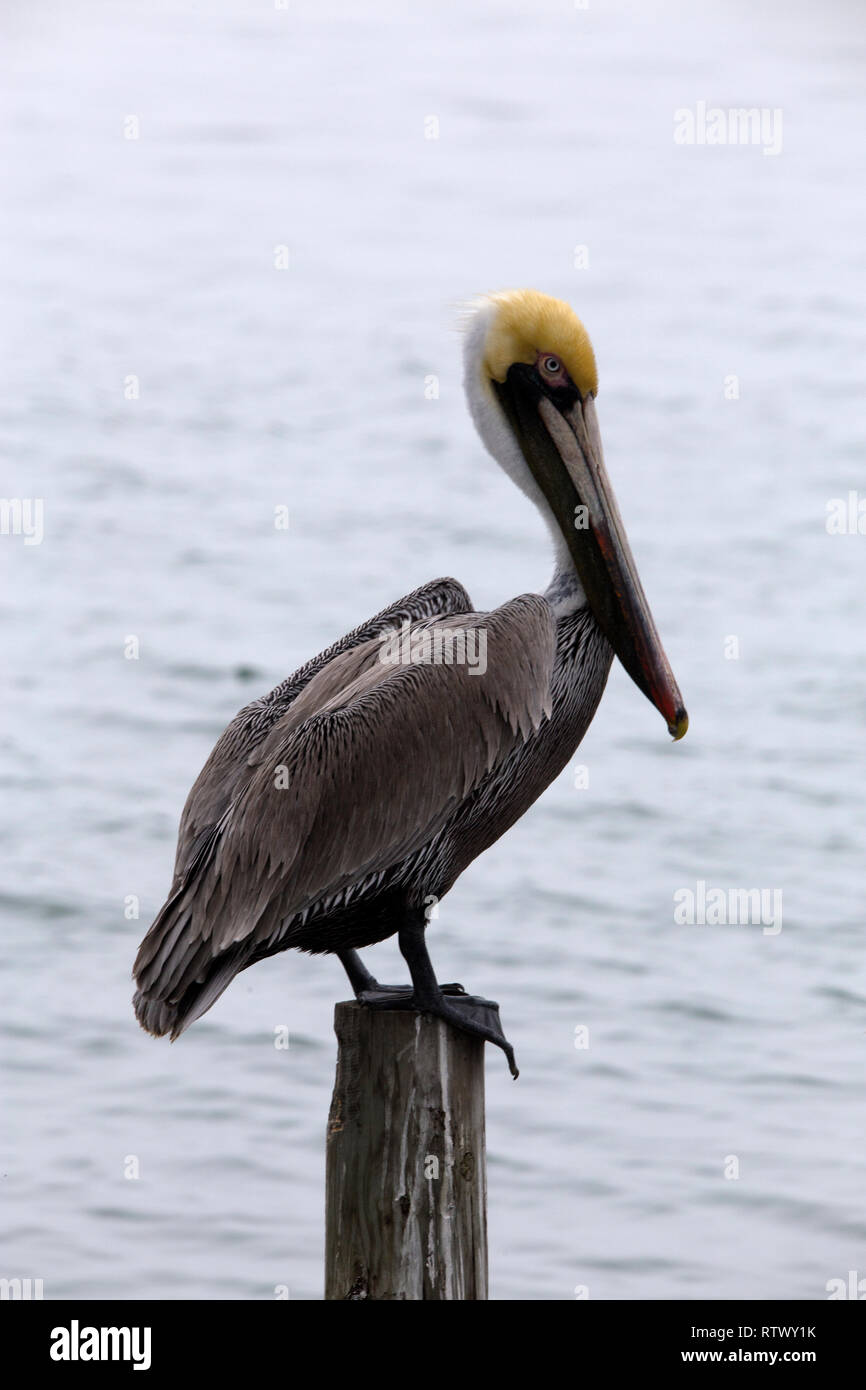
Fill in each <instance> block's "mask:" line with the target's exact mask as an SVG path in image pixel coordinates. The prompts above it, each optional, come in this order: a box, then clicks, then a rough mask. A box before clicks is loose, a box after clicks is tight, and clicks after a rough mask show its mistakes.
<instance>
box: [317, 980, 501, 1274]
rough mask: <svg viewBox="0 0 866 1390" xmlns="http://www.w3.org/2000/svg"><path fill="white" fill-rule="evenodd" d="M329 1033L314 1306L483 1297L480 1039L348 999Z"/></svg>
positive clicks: (484, 1160) (484, 1237) (484, 1228)
mask: <svg viewBox="0 0 866 1390" xmlns="http://www.w3.org/2000/svg"><path fill="white" fill-rule="evenodd" d="M334 1030H335V1032H336V1034H337V1040H338V1053H337V1075H336V1081H335V1083H334V1095H333V1099H332V1101H331V1113H330V1117H329V1120H328V1136H327V1171H326V1192H327V1196H326V1213H325V1298H326V1299H344V1300H361V1299H365V1298H372V1299H418V1300H421V1299H486V1298H487V1158H486V1151H485V1140H484V1044H483V1042H481V1041H480V1040H478V1039H477V1038H470V1037H467V1035H466V1034H464V1033H460V1032H457V1031H456V1030H455V1029H453V1028H451V1027H450V1025H449V1024H447V1023H444V1022H443V1021H442V1020H441V1019H433V1018H429V1017H425V1016H423V1015H419V1014H416V1013H412V1012H377V1011H375V1010H372V1009H365V1008H364V1007H363V1006H362V1005H360V1004H358V1003H356V1002H355V1001H354V1000H352V1002H351V1003H343V1004H338V1005H337V1006H336V1009H335V1011H334Z"/></svg>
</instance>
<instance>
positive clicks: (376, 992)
mask: <svg viewBox="0 0 866 1390" xmlns="http://www.w3.org/2000/svg"><path fill="white" fill-rule="evenodd" d="M426 925H427V923H426V921H425V920H424V919H423V918H421V920H420V921H412V922H409V923H407V924H406V926H404V927H401V929H400V932H399V935H398V940H399V943H400V951H401V952H402V955H403V958H404V960H405V961H406V964H407V965H408V966H409V973H410V975H411V976H412V989H411V990H409V989H406V988H400V987H398V988H393V987H392V988H391V989H389V988H388V986H382V985H375V986H374V987H373V988H372V989H369V990H367V989H362V990H361V991H360V993H358V994H357V996H356V997H357V999H358V1001H359V1002H360V1003H361V1004H365V1005H366V1006H367V1007H368V1008H370V1009H414V1010H416V1012H418V1013H422V1014H432V1015H433V1017H434V1018H443V1019H445V1021H446V1023H450V1024H451V1025H452V1027H454V1028H458V1029H459V1030H460V1032H461V1033H469V1034H470V1036H472V1037H475V1038H483V1039H484V1041H485V1042H491V1043H495V1044H496V1046H497V1047H501V1048H502V1051H503V1052H504V1053H505V1056H506V1058H507V1059H508V1067H509V1070H510V1072H511V1075H512V1076H514V1077H516V1076H517V1075H518V1071H517V1067H516V1065H515V1062H514V1049H513V1048H512V1046H511V1043H510V1042H509V1041H508V1039H507V1038H506V1036H505V1034H504V1033H503V1031H502V1024H501V1023H500V1022H499V1005H498V1004H494V1002H493V1000H492V999H480V998H478V997H477V996H475V995H472V994H466V993H465V992H462V993H460V994H459V995H457V996H456V997H455V998H453V999H449V998H446V997H445V990H446V989H448V988H449V987H448V986H447V985H441V986H440V985H439V983H438V982H437V980H436V974H435V972H434V970H433V964H432V962H431V960H430V956H429V955H428V953H427V945H426V942H425V940H424V929H425V927H426ZM343 964H344V965H345V961H344V962H343ZM346 968H347V970H348V966H346ZM362 968H363V967H362ZM349 978H350V979H351V976H350V977H349ZM452 988H453V987H452ZM458 988H460V987H458Z"/></svg>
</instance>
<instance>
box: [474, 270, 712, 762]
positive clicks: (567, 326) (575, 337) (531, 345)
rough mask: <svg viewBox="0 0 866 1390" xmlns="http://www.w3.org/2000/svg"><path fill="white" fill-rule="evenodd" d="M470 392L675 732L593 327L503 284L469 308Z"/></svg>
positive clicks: (501, 453)
mask: <svg viewBox="0 0 866 1390" xmlns="http://www.w3.org/2000/svg"><path fill="white" fill-rule="evenodd" d="M464 364H465V377H464V384H465V387H466V397H467V400H468V403H469V409H470V411H471V413H472V418H473V420H474V421H475V426H476V428H477V430H478V433H479V434H480V436H481V439H482V441H483V443H484V444H485V446H486V448H487V449H488V451H489V452H490V453H491V454H492V455H493V457H494V458H495V459H496V461H497V462H498V463H499V464H500V465H501V466H502V467H503V468H504V469H505V471H506V472H507V473H508V474H509V476H510V477H511V478H512V479H513V480H514V482H516V483H517V485H518V487H520V488H522V490H523V491H524V492H525V493H526V494H527V496H528V497H530V498H531V499H532V500H533V502H535V504H536V506H537V507H538V509H539V511H540V512H541V513H542V515H543V516H544V518H545V520H546V521H547V523H548V525H549V526H550V528H551V531H552V533H553V537H554V540H555V543H556V546H557V552H558V555H559V557H560V558H559V563H560V566H562V565H568V566H572V567H573V569H574V570H575V571H576V573H577V578H578V580H579V582H580V587H581V589H582V590H583V594H584V596H585V599H586V602H587V603H588V605H589V607H590V609H591V610H592V613H593V615H594V617H595V619H596V621H597V623H598V625H599V627H600V628H601V630H602V632H603V633H604V635H605V636H606V637H607V640H608V641H609V642H610V644H611V646H612V647H613V650H614V652H615V653H616V655H617V656H618V657H619V660H620V661H621V662H622V664H623V666H624V667H625V669H626V671H628V673H629V675H630V676H631V678H632V680H633V681H634V682H635V684H636V685H637V687H638V689H640V690H642V691H643V693H644V695H646V697H647V699H648V700H650V701H651V703H652V704H653V705H655V707H656V709H657V710H658V711H659V713H660V714H661V715H662V717H663V718H664V720H665V722H666V724H667V727H668V731H669V733H671V734H672V735H673V737H674V738H675V739H680V738H682V737H683V735H684V734H685V732H686V730H687V728H688V725H689V721H688V715H687V714H686V711H685V709H684V707H683V700H682V696H681V695H680V692H679V689H678V687H677V683H676V681H675V680H674V677H673V673H672V671H671V668H670V663H669V662H668V659H667V657H666V655H665V652H664V648H663V647H662V644H661V639H660V638H659V635H658V632H657V630H656V625H655V623H654V621H653V617H652V614H651V612H650V609H649V604H648V603H647V600H646V596H645V594H644V591H643V588H642V586H641V582H640V579H639V578H638V574H637V569H636V567H635V563H634V559H633V557H632V553H631V549H630V547H629V543H628V539H627V537H626V534H625V529H624V527H623V524H622V518H621V517H620V514H619V508H618V507H617V504H616V498H615V497H614V494H613V490H612V488H611V485H610V482H609V480H608V476H607V471H606V469H605V466H604V456H603V452H602V447H601V434H600V432H599V427H598V420H597V417H596V413H595V397H596V394H597V391H598V373H597V371H596V365H595V354H594V353H593V350H592V344H591V342H590V340H589V335H588V333H587V331H586V329H585V328H584V326H583V324H582V323H581V322H580V319H579V318H578V317H577V315H576V314H575V313H574V311H573V310H572V309H571V307H570V306H569V305H568V304H565V303H564V302H563V301H562V300H560V299H552V298H550V296H549V295H545V294H539V293H538V292H537V291H536V290H507V291H505V292H503V293H501V294H493V295H489V296H487V297H486V298H485V299H482V300H480V301H478V302H477V303H476V304H475V305H473V306H472V309H471V314H470V317H469V319H468V323H467V332H466V339H465V352H464Z"/></svg>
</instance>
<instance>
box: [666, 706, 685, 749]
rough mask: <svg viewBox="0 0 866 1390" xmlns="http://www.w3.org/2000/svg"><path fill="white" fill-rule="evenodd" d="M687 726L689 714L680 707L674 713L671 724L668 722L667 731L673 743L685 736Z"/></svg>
mask: <svg viewBox="0 0 866 1390" xmlns="http://www.w3.org/2000/svg"><path fill="white" fill-rule="evenodd" d="M688 728H689V716H688V715H687V714H686V712H685V710H684V709H682V708H680V709H678V710H677V712H676V714H675V715H674V722H673V724H668V733H669V734H670V736H671V738H672V739H673V741H674V743H678V742H679V740H680V739H681V738H685V736H686V734H687V732H688Z"/></svg>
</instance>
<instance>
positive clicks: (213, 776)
mask: <svg viewBox="0 0 866 1390" xmlns="http://www.w3.org/2000/svg"><path fill="white" fill-rule="evenodd" d="M471 609H472V602H471V600H470V598H469V595H468V594H467V592H466V590H465V589H464V588H463V585H462V584H459V583H458V582H457V580H456V579H434V580H432V581H431V582H430V583H429V584H424V585H422V587H421V588H420V589H415V590H414V591H413V593H411V594H407V595H406V597H405V598H401V599H399V600H398V601H397V602H396V603H392V604H391V605H390V606H389V607H388V608H384V609H383V610H382V612H381V613H377V614H376V616H375V617H374V618H370V619H369V620H368V621H367V622H365V623H361V625H360V626H359V627H356V628H355V629H354V631H352V632H349V633H347V634H346V636H345V637H341V638H340V639H339V640H338V641H336V642H334V643H333V644H332V645H331V646H330V647H328V648H327V650H326V651H323V652H320V653H319V655H318V656H314V657H312V658H311V660H310V661H308V662H306V663H305V665H303V666H301V667H300V668H299V669H298V670H297V671H295V673H294V675H291V676H288V677H287V678H286V679H285V680H284V681H281V682H280V684H279V685H277V686H275V687H274V689H273V690H272V691H271V692H270V694H268V695H264V696H262V698H261V699H259V700H253V702H252V703H251V704H249V705H246V706H245V707H244V708H243V709H242V710H240V711H239V712H238V713H237V714H236V715H235V717H234V719H233V720H232V722H231V723H230V724H229V726H228V728H227V729H225V731H224V732H223V733H222V734H221V735H220V737H219V739H218V740H217V742H216V744H215V746H214V748H213V751H212V752H211V754H210V756H209V758H208V760H207V762H206V763H205V765H204V767H203V768H202V770H201V772H200V773H199V775H198V777H197V778H196V780H195V782H194V783H193V786H192V788H191V790H190V793H189V796H188V797H187V799H186V805H185V806H184V808H183V813H182V815H181V819H180V829H179V831H178V839H177V855H176V859H175V867H174V881H173V883H172V888H171V891H172V893H174V892H176V891H177V890H178V888H180V886H181V884H182V883H183V880H184V877H185V875H186V874H187V872H189V871H190V870H193V871H194V869H195V863H196V858H197V856H199V855H200V854H201V853H202V851H206V850H207V847H208V842H209V839H210V838H211V837H212V835H213V831H214V828H215V826H216V825H217V823H218V821H219V820H220V818H221V816H223V815H224V814H225V812H226V811H227V810H228V808H229V806H230V805H231V803H232V800H233V798H234V796H235V795H236V793H237V791H238V788H239V786H240V785H241V784H242V783H243V782H244V780H245V778H246V768H247V759H248V757H249V755H250V754H251V753H252V752H253V751H254V750H255V749H256V748H257V747H258V746H259V744H261V743H262V742H263V740H264V739H265V738H266V736H267V734H268V732H269V730H270V729H272V728H273V726H274V725H275V724H276V723H277V722H278V721H279V720H280V719H281V718H282V716H283V715H284V714H285V712H286V710H287V709H288V708H289V707H290V706H291V705H292V703H293V702H294V701H295V700H296V699H297V697H298V696H299V695H300V693H301V691H302V690H304V689H305V688H306V687H307V685H309V683H310V681H311V680H312V679H313V677H314V676H316V675H317V674H318V673H319V672H320V671H321V670H323V668H324V667H325V666H327V665H328V663H329V662H331V661H333V660H334V658H335V657H337V656H339V655H340V654H341V653H343V652H348V651H351V650H352V648H354V647H358V646H360V645H362V644H363V643H365V642H369V641H370V640H371V639H372V638H374V637H379V636H380V635H381V633H383V632H386V631H388V630H390V629H391V628H393V627H395V626H400V625H401V624H402V623H404V622H409V623H412V622H418V621H420V620H423V619H425V618H430V617H434V616H436V615H441V616H443V617H445V616H447V615H448V614H451V613H468V612H470V611H471Z"/></svg>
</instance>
